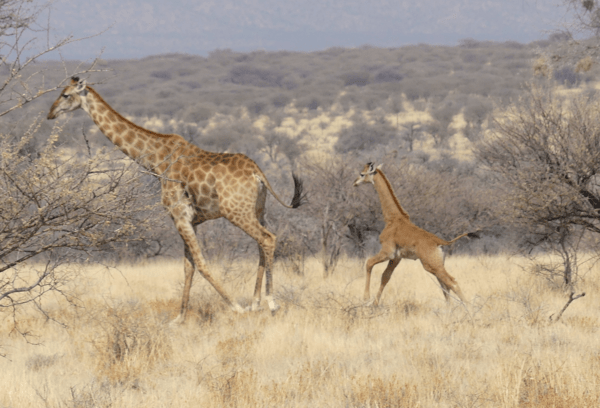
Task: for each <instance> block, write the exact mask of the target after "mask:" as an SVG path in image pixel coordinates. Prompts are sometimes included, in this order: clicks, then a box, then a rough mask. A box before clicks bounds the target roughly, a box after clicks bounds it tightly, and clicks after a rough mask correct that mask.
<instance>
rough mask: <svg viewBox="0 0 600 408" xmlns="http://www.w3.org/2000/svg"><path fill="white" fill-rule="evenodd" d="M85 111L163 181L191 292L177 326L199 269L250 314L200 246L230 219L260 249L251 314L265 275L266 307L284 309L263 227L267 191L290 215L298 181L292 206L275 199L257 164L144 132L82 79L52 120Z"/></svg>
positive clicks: (296, 201) (297, 195)
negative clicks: (200, 228) (198, 229)
mask: <svg viewBox="0 0 600 408" xmlns="http://www.w3.org/2000/svg"><path fill="white" fill-rule="evenodd" d="M79 108H82V109H83V110H84V111H85V112H87V114H88V115H90V117H91V118H92V120H93V121H94V123H96V125H98V127H99V128H100V130H101V131H102V133H104V135H106V137H108V138H109V139H110V141H111V142H113V143H114V144H115V145H116V146H118V147H119V149H121V151H123V152H124V153H125V154H126V155H128V156H129V157H131V158H132V159H134V160H136V161H137V162H138V163H139V164H141V165H142V166H143V167H145V168H146V169H148V170H150V171H152V172H153V173H155V174H157V175H158V176H159V178H160V182H161V190H162V193H161V197H162V204H163V206H164V207H165V208H166V209H167V211H168V212H169V214H170V215H171V218H172V219H173V221H174V223H175V226H176V227H177V230H178V232H179V234H180V235H181V238H183V242H184V255H185V260H184V272H185V284H184V287H183V297H182V301H181V311H180V313H179V316H178V317H177V318H176V319H175V322H177V323H182V322H184V321H185V318H186V313H187V306H188V301H189V295H190V288H191V286H192V278H193V276H194V269H195V268H196V269H197V270H198V272H200V274H201V275H202V276H203V277H204V278H205V279H206V280H207V281H208V282H209V283H210V284H211V285H212V286H213V287H214V288H215V289H216V291H217V292H218V293H219V294H220V295H221V297H222V298H223V299H224V300H225V302H226V303H227V304H228V305H229V306H230V307H231V308H232V309H233V310H235V311H237V312H243V311H244V309H243V308H242V307H241V306H240V305H239V304H237V303H234V302H233V301H232V299H231V298H230V297H229V296H228V295H227V294H226V293H225V291H224V290H223V288H222V287H221V285H220V284H219V282H218V281H216V280H215V279H214V278H213V277H212V276H211V274H210V273H209V271H208V268H207V266H206V263H205V261H204V258H203V256H202V252H201V250H200V246H199V244H198V241H197V239H196V233H195V229H194V228H195V226H197V225H198V224H201V223H203V222H204V221H207V220H213V219H216V218H219V217H225V218H227V219H228V220H229V221H230V222H231V223H232V224H234V225H235V226H237V227H239V228H241V229H242V230H243V231H244V232H246V233H247V234H248V235H250V236H251V237H252V238H254V239H255V240H256V242H257V243H258V247H259V253H260V262H259V266H258V273H257V277H256V286H255V288H254V298H253V302H252V310H257V309H258V308H259V304H260V301H261V286H262V279H263V273H266V276H267V279H266V284H265V287H266V289H265V292H266V299H267V302H268V304H269V308H270V309H271V312H272V313H274V312H275V311H276V310H277V309H278V308H279V306H278V305H277V304H276V303H275V301H274V300H273V297H272V294H271V290H272V279H271V266H272V264H273V256H274V252H275V240H276V237H275V235H274V234H273V233H271V232H270V231H268V230H267V229H266V228H265V227H264V226H263V225H262V224H263V223H264V208H265V200H266V197H267V190H268V191H269V192H270V193H271V194H272V195H273V197H275V199H276V200H277V201H279V202H280V203H281V204H282V205H284V206H285V207H288V208H297V207H298V206H299V205H300V204H301V201H302V183H301V181H300V180H299V179H297V178H296V177H295V176H293V178H294V197H293V199H292V204H291V205H289V206H288V205H286V204H285V203H283V201H281V199H280V198H279V197H278V196H277V195H276V194H275V193H274V192H273V189H272V188H271V186H270V184H269V181H268V180H267V178H266V177H265V175H264V174H263V172H262V171H261V170H260V168H259V167H258V165H257V164H256V163H255V162H254V161H253V160H252V159H250V158H248V157H247V156H245V155H243V154H227V153H211V152H207V151H204V150H202V149H200V148H198V147H197V146H195V145H193V144H191V143H189V142H187V141H186V140H185V139H184V138H183V137H181V136H179V135H165V134H159V133H155V132H152V131H149V130H147V129H144V128H142V127H140V126H137V125H135V124H134V123H132V122H130V121H128V120H127V119H125V118H124V117H123V116H121V115H120V114H119V113H117V112H116V111H115V110H114V109H113V108H111V107H110V106H109V105H108V104H107V103H106V102H105V101H104V100H103V99H102V98H101V97H100V95H99V94H98V93H97V92H96V91H95V90H94V89H93V88H91V87H89V86H87V85H86V83H85V81H84V80H79V78H77V77H73V78H72V79H71V83H70V85H68V86H67V87H65V89H64V90H63V91H62V93H61V95H60V96H59V97H58V99H57V100H56V101H55V102H54V104H53V105H52V107H51V108H50V112H49V113H48V119H55V118H57V117H58V116H59V115H61V114H62V113H65V112H71V111H74V110H76V109H79Z"/></svg>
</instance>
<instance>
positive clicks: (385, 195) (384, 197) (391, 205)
mask: <svg viewBox="0 0 600 408" xmlns="http://www.w3.org/2000/svg"><path fill="white" fill-rule="evenodd" d="M373 181H374V185H375V190H377V193H378V194H379V202H380V203H381V210H382V212H383V218H384V220H385V222H386V224H387V223H389V222H391V221H393V220H397V219H399V218H400V219H404V220H406V221H410V217H409V216H408V213H407V212H406V211H404V208H402V206H401V205H400V202H398V199H397V198H396V195H395V194H394V190H393V189H392V185H391V184H390V182H389V180H388V179H387V177H386V176H385V174H383V172H382V171H381V170H377V173H376V174H375V176H374V177H373Z"/></svg>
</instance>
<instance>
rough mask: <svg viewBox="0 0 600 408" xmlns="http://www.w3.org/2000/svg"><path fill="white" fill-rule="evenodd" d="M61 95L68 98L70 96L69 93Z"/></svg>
mask: <svg viewBox="0 0 600 408" xmlns="http://www.w3.org/2000/svg"><path fill="white" fill-rule="evenodd" d="M61 96H62V97H63V98H68V97H69V95H67V94H62V95H61Z"/></svg>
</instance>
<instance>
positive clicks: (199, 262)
mask: <svg viewBox="0 0 600 408" xmlns="http://www.w3.org/2000/svg"><path fill="white" fill-rule="evenodd" d="M173 218H174V219H175V220H176V222H175V225H176V227H177V230H178V231H179V234H180V235H181V238H182V239H183V241H184V243H185V245H186V247H187V249H188V252H189V254H190V256H191V258H192V261H193V264H194V265H195V267H196V269H197V270H198V272H199V273H200V274H201V275H202V276H203V277H204V279H206V280H207V281H208V283H210V284H211V285H212V287H213V288H215V290H216V291H217V293H218V294H219V295H221V298H223V300H224V301H225V303H227V305H228V306H229V307H230V308H231V310H233V311H235V312H238V313H244V312H245V310H244V308H243V307H241V306H240V305H239V304H237V303H235V302H233V301H232V300H231V298H230V297H229V296H228V295H227V293H226V292H225V291H224V290H223V288H222V287H221V285H220V284H219V282H218V281H217V280H216V279H214V278H213V277H212V275H211V274H210V272H209V271H208V266H207V265H206V262H205V261H204V257H203V256H202V251H201V250H200V245H198V241H197V240H196V234H195V232H194V227H193V226H192V224H191V222H189V221H187V220H186V219H181V218H180V219H177V218H176V217H173ZM192 274H193V269H192ZM187 282H188V279H187V275H186V285H184V293H183V298H182V307H185V308H186V309H187V301H188V300H189V288H188V287H187ZM191 282H192V279H191V278H189V285H190V287H191ZM184 303H185V304H184ZM184 316H185V313H184Z"/></svg>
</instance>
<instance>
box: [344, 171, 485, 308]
mask: <svg viewBox="0 0 600 408" xmlns="http://www.w3.org/2000/svg"><path fill="white" fill-rule="evenodd" d="M381 166H382V165H381V164H380V165H379V166H377V168H375V167H374V165H373V163H367V164H366V165H365V167H364V169H363V171H362V172H361V173H360V176H359V177H358V178H357V179H356V181H355V182H354V186H355V187H356V186H359V185H361V184H363V183H371V184H373V185H374V186H375V190H377V193H378V194H379V201H380V202H381V209H382V211H383V218H384V219H385V228H384V229H383V231H382V232H381V234H380V235H379V241H380V242H381V251H379V253H378V254H377V255H375V256H374V257H372V258H369V259H368V260H367V281H366V286H365V295H364V299H365V301H367V300H369V298H370V294H369V292H370V285H371V271H372V269H373V267H374V266H375V265H377V264H378V263H381V262H384V261H389V263H388V266H387V268H385V271H384V272H383V275H382V276H381V286H380V287H379V291H378V292H377V296H376V297H375V299H374V300H373V303H374V304H375V305H377V304H379V300H380V299H381V293H382V292H383V289H384V288H385V285H387V283H388V282H389V280H390V278H391V277H392V273H393V272H394V269H396V267H397V266H398V264H399V263H400V261H401V260H402V259H403V258H405V259H413V260H416V259H420V260H421V263H422V264H423V268H425V270H426V271H427V272H430V273H432V274H433V275H434V276H435V277H436V278H437V280H438V281H439V282H440V285H441V286H442V291H443V292H444V296H445V298H446V300H447V301H449V300H450V298H449V293H448V292H449V290H451V291H453V292H454V293H455V294H456V296H458V297H459V298H460V300H461V301H463V302H465V298H464V296H463V294H462V291H461V290H460V288H459V287H458V283H456V280H455V279H454V278H453V277H452V276H450V274H449V273H448V272H446V268H445V267H444V254H443V252H442V248H441V247H442V246H444V245H450V244H452V243H453V242H454V241H456V240H458V239H459V238H462V237H464V236H467V235H469V236H473V237H476V236H477V235H476V234H474V233H466V234H462V235H459V236H458V237H456V238H454V239H453V240H451V241H446V240H444V239H441V238H439V237H437V236H435V235H434V234H432V233H430V232H427V231H425V230H424V229H422V228H419V227H417V226H416V225H415V224H413V223H412V222H410V217H409V216H408V214H407V213H406V211H404V209H403V208H402V206H401V205H400V203H399V202H398V199H397V198H396V195H395V194H394V190H393V189H392V185H391V184H390V182H389V180H388V179H387V177H386V176H385V174H383V172H382V171H381Z"/></svg>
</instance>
